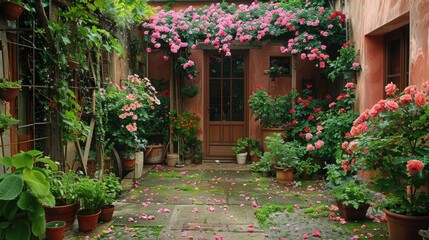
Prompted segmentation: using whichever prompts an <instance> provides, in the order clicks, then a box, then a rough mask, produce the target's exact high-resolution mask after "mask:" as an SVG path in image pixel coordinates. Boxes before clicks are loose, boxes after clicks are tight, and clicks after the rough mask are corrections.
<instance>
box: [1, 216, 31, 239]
mask: <svg viewBox="0 0 429 240" xmlns="http://www.w3.org/2000/svg"><path fill="white" fill-rule="evenodd" d="M30 236H31V230H30V224H29V223H28V222H27V221H25V220H23V219H17V220H16V221H14V222H13V224H11V228H9V229H7V230H6V239H10V240H12V239H23V240H24V239H30Z"/></svg>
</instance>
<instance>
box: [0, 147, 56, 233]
mask: <svg viewBox="0 0 429 240" xmlns="http://www.w3.org/2000/svg"><path fill="white" fill-rule="evenodd" d="M42 155H43V153H42V152H41V151H37V150H30V151H28V152H21V153H18V154H16V155H14V156H13V157H2V158H0V163H1V164H3V165H4V166H5V167H14V168H15V171H14V172H13V173H6V174H3V175H0V206H1V207H0V239H35V238H36V237H40V236H42V235H43V234H44V233H45V211H44V209H43V207H42V204H43V205H46V206H54V205H55V199H54V196H53V195H52V193H51V191H50V185H49V175H48V174H47V173H46V170H45V169H44V168H41V167H38V165H39V164H43V165H45V166H46V168H50V169H52V170H57V168H58V167H57V165H56V164H55V163H54V162H53V161H52V160H51V159H49V158H45V157H42Z"/></svg>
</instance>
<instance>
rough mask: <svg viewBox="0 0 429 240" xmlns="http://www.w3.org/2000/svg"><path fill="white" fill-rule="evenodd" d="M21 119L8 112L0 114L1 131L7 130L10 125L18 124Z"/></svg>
mask: <svg viewBox="0 0 429 240" xmlns="http://www.w3.org/2000/svg"><path fill="white" fill-rule="evenodd" d="M18 123H19V120H16V119H15V118H14V117H12V116H10V115H7V114H0V133H2V132H3V131H5V130H7V129H8V128H9V127H10V126H12V125H15V124H18Z"/></svg>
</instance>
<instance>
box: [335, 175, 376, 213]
mask: <svg viewBox="0 0 429 240" xmlns="http://www.w3.org/2000/svg"><path fill="white" fill-rule="evenodd" d="M331 192H332V196H333V197H334V198H335V200H336V201H337V206H338V209H339V212H340V215H341V217H343V218H344V219H346V220H362V219H365V217H366V212H367V210H368V208H369V205H370V203H372V202H373V201H374V194H373V192H372V191H371V190H370V189H368V188H367V186H366V184H364V183H359V182H357V181H356V180H354V179H352V180H350V181H348V182H346V183H344V184H341V185H338V186H335V187H333V188H332V191H331Z"/></svg>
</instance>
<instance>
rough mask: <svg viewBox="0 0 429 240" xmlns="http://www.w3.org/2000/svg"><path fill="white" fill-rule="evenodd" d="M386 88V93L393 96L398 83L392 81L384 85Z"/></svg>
mask: <svg viewBox="0 0 429 240" xmlns="http://www.w3.org/2000/svg"><path fill="white" fill-rule="evenodd" d="M384 90H386V94H387V95H388V96H392V95H393V94H395V91H396V85H395V84H393V83H392V82H391V83H389V84H387V85H386V87H384Z"/></svg>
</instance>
